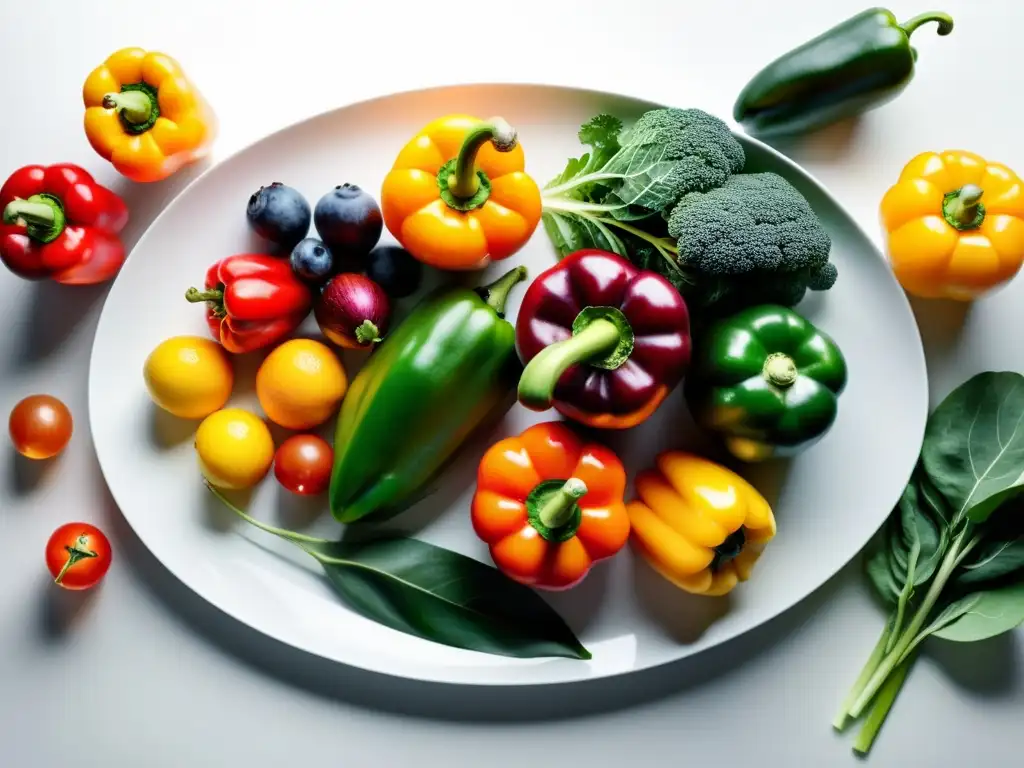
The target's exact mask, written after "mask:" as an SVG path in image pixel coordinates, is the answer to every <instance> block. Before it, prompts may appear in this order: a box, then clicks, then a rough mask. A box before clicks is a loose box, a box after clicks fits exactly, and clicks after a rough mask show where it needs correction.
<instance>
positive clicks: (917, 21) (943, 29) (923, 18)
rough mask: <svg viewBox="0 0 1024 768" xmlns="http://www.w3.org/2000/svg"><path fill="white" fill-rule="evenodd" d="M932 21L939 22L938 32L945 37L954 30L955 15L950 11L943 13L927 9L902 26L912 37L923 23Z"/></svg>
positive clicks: (908, 35)
mask: <svg viewBox="0 0 1024 768" xmlns="http://www.w3.org/2000/svg"><path fill="white" fill-rule="evenodd" d="M932 21H936V22H938V24H939V28H938V29H937V30H936V32H938V34H940V35H942V36H943V37H944V36H946V35H948V34H949V33H950V32H952V31H953V17H952V16H950V15H949V14H948V13H942V12H941V11H927V12H925V13H922V14H919V15H917V16H915V17H914V18H912V19H908V20H907V21H905V22H903V23H902V24H900V27H901V28H902V29H903V31H904V32H906V33H907V37H910V36H911V35H912V34H914V31H915V30H916V29H917V28H918V27H920V26H921V25H922V24H927V23H929V22H932Z"/></svg>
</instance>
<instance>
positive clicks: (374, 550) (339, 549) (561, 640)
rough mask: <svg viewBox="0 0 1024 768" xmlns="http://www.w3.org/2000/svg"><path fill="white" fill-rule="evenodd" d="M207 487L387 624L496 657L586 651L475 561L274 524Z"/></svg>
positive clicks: (548, 612)
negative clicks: (320, 535) (291, 546)
mask: <svg viewBox="0 0 1024 768" xmlns="http://www.w3.org/2000/svg"><path fill="white" fill-rule="evenodd" d="M207 487H208V488H209V489H210V491H211V492H212V493H213V495H214V496H216V497H217V498H218V499H220V501H221V502H222V503H223V504H224V505H225V506H226V507H227V508H228V509H230V510H231V511H232V512H234V513H235V514H236V515H238V516H239V517H241V518H242V519H243V520H245V521H246V522H248V523H249V524H251V525H253V526H255V527H256V528H259V529H260V530H262V531H266V532H267V533H270V534H273V535H274V536H278V537H280V538H282V539H284V540H285V541H289V542H291V543H292V544H295V545H296V546H297V547H299V548H300V549H302V550H303V551H304V552H306V553H307V554H309V555H311V556H312V557H313V558H315V559H316V560H317V562H319V563H320V565H321V567H322V568H323V570H324V574H325V575H326V576H327V579H328V581H329V582H330V584H331V586H332V587H333V588H334V589H335V591H336V592H337V593H338V594H339V595H340V596H341V598H342V599H343V600H345V601H346V602H347V603H348V604H349V605H350V606H351V607H352V608H353V609H354V610H356V611H358V612H359V613H360V614H362V615H363V616H366V617H367V618H369V619H372V620H373V621H376V622H378V623H380V624H383V625H384V626H387V627H390V628H392V629H395V630H398V631H399V632H405V633H406V634H410V635H415V636H417V637H422V638H423V639H425V640H432V641H433V642H436V643H442V644H444V645H450V646H453V647H456V648H465V649H466V650H470V651H480V652H482V653H491V654H495V655H499V656H512V657H516V658H539V657H563V658H570V659H589V658H591V655H590V652H589V651H588V650H587V649H586V648H584V647H583V645H582V644H581V643H580V641H579V640H578V639H577V638H576V636H575V635H574V634H573V632H572V630H571V629H570V628H569V626H568V625H567V624H566V623H565V621H564V620H563V619H562V617H561V616H559V615H558V613H556V612H555V610H554V609H553V608H552V607H551V606H550V605H548V603H547V602H546V601H545V600H544V599H543V598H541V597H540V595H538V594H537V593H536V592H534V591H533V590H532V589H530V588H529V587H527V586H524V585H522V584H520V583H518V582H516V581H513V580H512V579H510V578H509V577H507V576H505V575H504V574H503V573H501V571H499V570H497V569H496V568H492V567H490V566H488V565H485V564H484V563H481V562H480V561H479V560H475V559H473V558H472V557H467V556H466V555H462V554H459V553H458V552H452V551H450V550H447V549H443V548H442V547H437V546H434V545H433V544H428V543H427V542H425V541H420V540H418V539H407V538H403V537H400V536H388V537H379V538H376V539H367V540H363V541H359V542H354V541H329V540H327V539H320V538H315V537H312V536H306V535H304V534H300V533H295V532H294V531H288V530H284V529H281V528H275V527H274V526H271V525H268V524H266V523H263V522H260V521H259V520H256V519H255V518H253V517H251V516H250V515H248V514H247V513H245V512H243V511H242V510H241V509H239V508H238V507H236V506H235V505H234V504H232V503H231V502H230V501H229V500H228V499H227V498H225V497H224V495H223V494H222V493H220V491H218V490H217V489H216V488H214V487H213V486H212V485H210V484H209V483H207Z"/></svg>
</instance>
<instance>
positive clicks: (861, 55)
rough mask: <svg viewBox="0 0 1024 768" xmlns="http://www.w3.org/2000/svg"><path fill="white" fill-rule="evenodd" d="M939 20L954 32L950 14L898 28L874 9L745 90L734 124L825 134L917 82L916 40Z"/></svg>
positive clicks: (757, 130)
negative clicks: (823, 130)
mask: <svg viewBox="0 0 1024 768" xmlns="http://www.w3.org/2000/svg"><path fill="white" fill-rule="evenodd" d="M931 21H934V22H936V23H937V24H938V29H937V31H938V33H939V34H940V35H943V36H944V35H948V34H949V33H950V32H952V31H953V19H952V18H950V17H949V15H948V14H945V13H940V12H937V11H931V12H928V13H922V14H921V15H919V16H915V17H914V18H912V19H910V20H909V21H907V22H905V23H903V24H900V23H899V22H898V21H897V19H896V17H895V16H894V15H893V14H892V12H891V11H887V10H885V9H884V8H870V9H868V10H866V11H863V12H861V13H859V14H857V15H856V16H853V17H852V18H850V19H847V20H846V21H844V22H842V23H841V24H838V25H837V26H835V27H833V28H832V29H830V30H828V31H827V32H824V33H823V34H821V35H819V36H818V37H816V38H814V39H813V40H809V41H807V42H806V43H804V44H803V45H801V46H799V47H797V48H795V49H793V50H792V51H790V52H789V53H787V54H785V55H783V56H781V57H780V58H778V59H776V60H775V61H773V62H772V63H771V64H769V65H768V66H767V67H765V68H764V69H763V70H761V71H760V72H759V73H758V74H757V75H755V76H754V78H753V79H752V80H751V81H750V82H749V83H747V85H746V87H745V88H744V89H743V91H742V92H741V93H740V95H739V98H737V100H736V104H735V106H734V107H733V118H734V119H735V120H736V122H738V123H740V124H741V125H742V126H743V127H744V128H745V129H746V130H747V131H748V132H749V133H752V134H756V135H761V136H774V135H782V134H796V133H802V132H805V131H810V130H814V129H817V128H821V127H823V126H825V125H828V124H829V123H833V122H836V121H838V120H840V119H842V118H844V117H850V116H852V115H856V114H859V113H862V112H865V111H867V110H869V109H873V108H875V107H879V106H881V105H882V104H884V103H886V102H887V101H890V100H892V99H894V98H895V97H896V96H898V95H899V94H900V93H901V92H902V91H903V89H904V88H906V87H907V85H908V84H909V83H910V81H911V79H912V78H913V76H914V64H915V62H916V61H917V51H916V50H915V49H914V48H913V47H911V45H910V36H911V35H912V34H913V33H914V31H915V30H916V29H917V28H918V27H920V26H921V25H922V24H926V23H928V22H931Z"/></svg>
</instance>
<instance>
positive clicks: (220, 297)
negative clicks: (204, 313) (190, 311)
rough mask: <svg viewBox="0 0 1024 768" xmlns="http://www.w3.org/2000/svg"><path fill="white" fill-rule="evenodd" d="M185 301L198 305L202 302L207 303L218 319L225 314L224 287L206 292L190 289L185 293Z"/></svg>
mask: <svg viewBox="0 0 1024 768" xmlns="http://www.w3.org/2000/svg"><path fill="white" fill-rule="evenodd" d="M185 299H186V300H187V301H190V302H192V303H193V304H198V303H200V302H203V301H205V302H207V303H208V304H209V305H210V309H211V310H212V311H213V314H214V315H215V316H217V317H223V316H224V313H225V309H224V290H223V286H221V287H220V288H207V289H206V290H205V291H200V290H199V289H198V288H189V289H188V290H187V291H185Z"/></svg>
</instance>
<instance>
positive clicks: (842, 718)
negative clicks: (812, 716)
mask: <svg viewBox="0 0 1024 768" xmlns="http://www.w3.org/2000/svg"><path fill="white" fill-rule="evenodd" d="M890 637H892V631H891V624H889V623H886V626H885V630H883V632H882V636H881V637H880V638H878V642H877V643H875V649H874V650H873V651H872V652H871V655H870V656H869V657H868V661H867V664H865V665H864V668H863V669H862V670H861V671H860V675H859V676H858V677H857V680H856V682H855V683H854V684H853V687H852V688H851V689H850V691H849V693H847V694H846V698H845V699H843V703H842V705H841V707H840V709H839V712H838V713H837V714H836V716H835V719H834V720H833V721H832V727H833V728H835V729H836V730H837V731H841V730H843V729H844V728H845V727H846V720H847V718H848V717H849V716H850V709H851V707H853V705H854V704H855V703H856V701H857V698H858V697H859V696H860V694H861V691H863V690H864V687H865V686H866V685H867V684H868V681H869V680H870V679H871V676H872V675H873V674H874V673H875V670H876V669H878V665H879V664H881V662H882V659H883V658H884V657H885V650H886V647H887V646H888V644H889V638H890Z"/></svg>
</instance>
